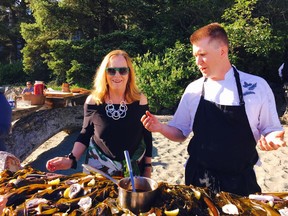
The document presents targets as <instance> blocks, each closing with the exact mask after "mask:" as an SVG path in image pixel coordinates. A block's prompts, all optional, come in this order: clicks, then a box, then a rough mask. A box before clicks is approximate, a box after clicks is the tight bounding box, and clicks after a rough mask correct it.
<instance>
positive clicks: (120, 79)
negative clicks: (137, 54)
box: [106, 55, 129, 91]
mask: <svg viewBox="0 0 288 216" xmlns="http://www.w3.org/2000/svg"><path fill="white" fill-rule="evenodd" d="M107 68H109V69H110V70H111V69H112V72H113V71H114V73H115V71H116V73H115V74H113V73H112V74H111V73H109V72H107V70H106V78H107V83H108V85H109V88H110V90H112V91H125V89H126V85H127V82H128V78H129V71H128V72H127V73H126V74H123V73H122V74H120V72H121V71H120V72H119V70H122V71H123V70H124V71H125V68H128V65H127V62H126V59H125V58H124V57H123V56H122V55H116V56H112V57H111V58H110V61H109V63H108V65H107ZM119 68H120V69H119ZM113 69H114V70H113ZM128 70H129V69H128Z"/></svg>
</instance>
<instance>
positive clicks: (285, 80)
mask: <svg viewBox="0 0 288 216" xmlns="http://www.w3.org/2000/svg"><path fill="white" fill-rule="evenodd" d="M287 53H288V52H287V51H286V52H285V55H284V56H285V60H284V62H283V64H282V65H280V67H279V69H278V72H279V77H280V79H281V81H282V84H283V90H284V98H285V102H286V112H287V108H288V54H287Z"/></svg>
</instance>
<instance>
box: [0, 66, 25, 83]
mask: <svg viewBox="0 0 288 216" xmlns="http://www.w3.org/2000/svg"><path fill="white" fill-rule="evenodd" d="M26 79H28V77H27V76H26V74H25V73H24V72H23V65H22V62H21V61H16V62H13V63H12V64H2V63H0V85H8V84H20V85H25V82H26Z"/></svg>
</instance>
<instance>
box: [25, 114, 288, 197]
mask: <svg viewBox="0 0 288 216" xmlns="http://www.w3.org/2000/svg"><path fill="white" fill-rule="evenodd" d="M158 118H159V120H160V121H162V122H164V123H167V122H168V121H169V120H170V119H171V116H158ZM283 127H284V129H285V131H286V133H285V140H286V142H287V143H288V126H286V125H283ZM78 133H79V132H78V131H75V132H74V133H72V134H67V133H66V132H64V131H62V132H60V133H58V134H56V135H55V136H53V137H52V138H51V139H49V140H47V141H46V142H45V143H43V144H42V145H41V146H40V147H39V148H37V149H36V150H35V151H34V152H33V153H32V154H31V155H30V156H29V157H27V158H26V159H25V160H24V161H23V162H22V164H23V165H26V164H30V165H31V166H32V167H33V168H36V169H39V170H41V171H45V172H47V170H46V169H45V164H46V161H47V160H48V159H50V158H53V157H55V156H63V155H65V154H68V153H69V152H70V151H71V149H72V147H73V143H74V140H75V139H76V137H77V135H78ZM191 136H192V135H191ZM189 138H190V137H189ZM189 138H188V139H186V141H185V142H182V143H179V142H172V141H170V140H168V139H167V138H165V137H164V136H162V135H161V134H159V133H153V158H152V165H153V173H152V178H153V179H154V180H156V181H158V182H161V181H162V182H167V183H169V184H184V174H185V168H184V165H185V162H186V160H187V159H188V153H187V146H188V143H189V141H190V139H189ZM258 153H259V157H260V159H261V162H262V165H261V166H255V172H256V176H257V180H258V183H259V185H260V187H261V188H262V192H264V193H265V192H288V180H287V179H288V157H287V155H288V147H281V148H279V149H278V150H275V151H261V150H259V149H258ZM81 163H84V157H82V158H81V160H80V161H79V162H78V167H77V169H76V170H72V169H71V170H67V171H59V172H58V173H61V174H66V175H69V174H72V173H74V172H81V171H82V167H81Z"/></svg>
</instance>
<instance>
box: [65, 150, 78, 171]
mask: <svg viewBox="0 0 288 216" xmlns="http://www.w3.org/2000/svg"><path fill="white" fill-rule="evenodd" d="M65 157H67V158H69V159H70V160H72V165H71V168H72V169H76V168H77V160H76V157H75V156H74V155H73V153H72V152H71V153H70V154H68V155H66V156H65Z"/></svg>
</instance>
